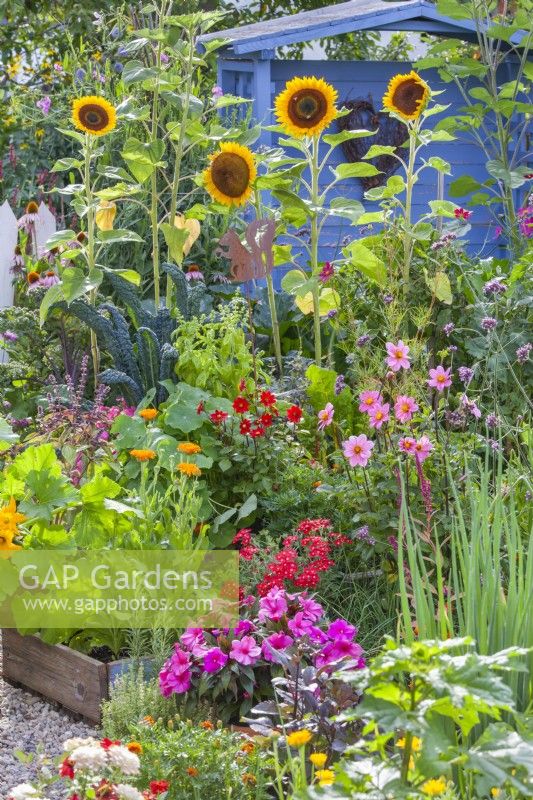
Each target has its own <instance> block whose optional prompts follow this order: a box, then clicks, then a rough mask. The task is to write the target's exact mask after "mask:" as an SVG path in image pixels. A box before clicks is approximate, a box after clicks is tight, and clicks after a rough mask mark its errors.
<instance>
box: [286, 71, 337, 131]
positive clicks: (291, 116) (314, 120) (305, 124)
mask: <svg viewBox="0 0 533 800" xmlns="http://www.w3.org/2000/svg"><path fill="white" fill-rule="evenodd" d="M336 101H337V90H336V89H334V88H333V86H331V84H329V83H327V82H326V81H325V80H324V79H323V78H293V79H292V80H290V81H288V82H287V84H286V86H285V89H284V90H283V91H282V92H281V93H280V94H279V95H278V96H277V97H276V102H275V111H276V117H277V119H278V122H279V123H280V125H281V126H282V127H283V129H284V130H285V132H286V133H288V134H289V136H294V137H295V138H297V139H301V138H303V137H304V136H317V135H318V134H320V133H321V132H322V131H323V130H324V128H327V127H328V125H329V124H330V122H332V121H333V120H334V119H335V117H336V116H337V109H336V107H335V103H336Z"/></svg>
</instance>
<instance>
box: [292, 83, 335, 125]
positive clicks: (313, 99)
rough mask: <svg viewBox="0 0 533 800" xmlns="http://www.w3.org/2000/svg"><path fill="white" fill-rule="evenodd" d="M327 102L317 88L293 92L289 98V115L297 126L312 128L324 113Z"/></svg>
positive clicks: (326, 108)
mask: <svg viewBox="0 0 533 800" xmlns="http://www.w3.org/2000/svg"><path fill="white" fill-rule="evenodd" d="M327 110H328V102H327V100H326V98H325V97H324V95H323V94H322V92H319V91H318V89H304V90H302V91H301V92H295V94H293V96H292V97H291V99H290V100H289V107H288V112H289V117H290V118H291V121H292V122H293V123H294V124H295V125H297V126H298V127H299V128H312V127H313V125H317V124H318V123H319V122H320V121H321V120H322V119H323V118H324V116H325V115H326V112H327Z"/></svg>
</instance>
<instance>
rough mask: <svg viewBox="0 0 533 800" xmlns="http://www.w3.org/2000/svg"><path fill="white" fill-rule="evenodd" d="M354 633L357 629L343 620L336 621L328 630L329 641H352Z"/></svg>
mask: <svg viewBox="0 0 533 800" xmlns="http://www.w3.org/2000/svg"><path fill="white" fill-rule="evenodd" d="M356 633H357V628H356V627H355V626H354V625H350V623H349V622H346V620H345V619H336V620H335V621H334V622H332V623H331V625H330V626H329V628H328V636H329V638H330V639H353V638H354V636H355V635H356Z"/></svg>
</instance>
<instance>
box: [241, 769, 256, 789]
mask: <svg viewBox="0 0 533 800" xmlns="http://www.w3.org/2000/svg"><path fill="white" fill-rule="evenodd" d="M242 782H243V783H244V785H245V786H255V784H256V783H257V778H256V777H255V775H252V773H251V772H245V773H244V774H243V776H242Z"/></svg>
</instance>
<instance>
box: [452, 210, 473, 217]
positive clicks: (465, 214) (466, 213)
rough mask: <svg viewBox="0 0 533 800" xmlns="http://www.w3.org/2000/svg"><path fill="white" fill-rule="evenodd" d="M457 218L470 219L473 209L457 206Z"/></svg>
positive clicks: (455, 213) (455, 212) (455, 214)
mask: <svg viewBox="0 0 533 800" xmlns="http://www.w3.org/2000/svg"><path fill="white" fill-rule="evenodd" d="M453 213H454V216H455V219H470V217H471V216H472V213H473V212H472V211H467V210H466V208H456V209H455V211H454V212H453Z"/></svg>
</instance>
